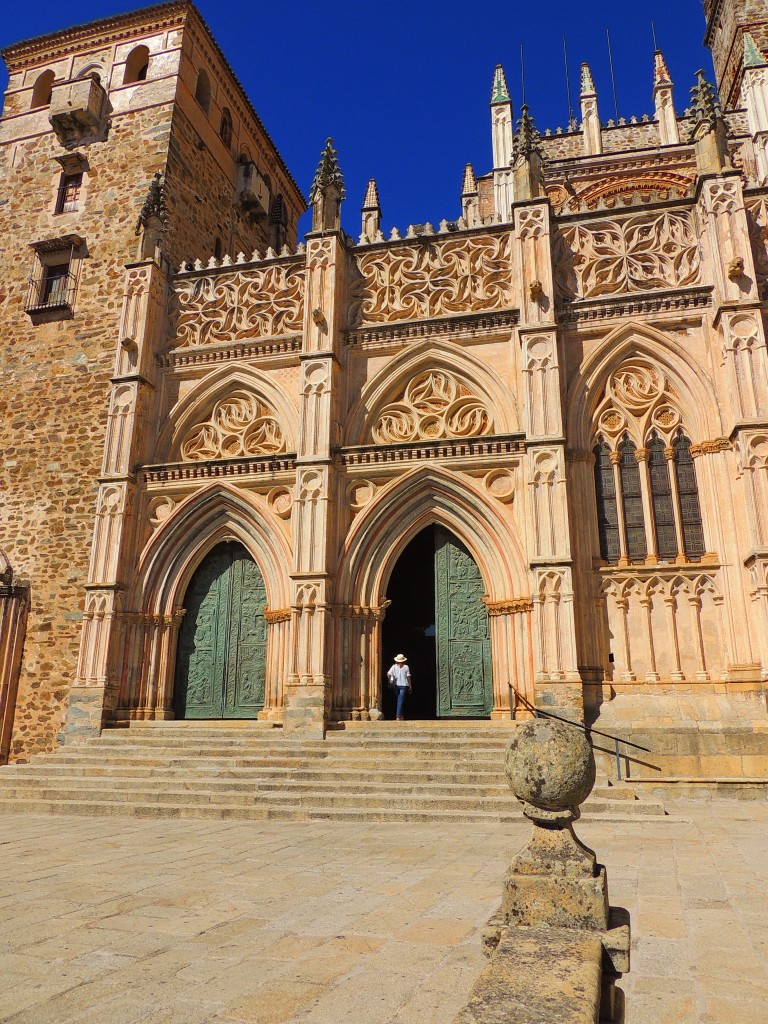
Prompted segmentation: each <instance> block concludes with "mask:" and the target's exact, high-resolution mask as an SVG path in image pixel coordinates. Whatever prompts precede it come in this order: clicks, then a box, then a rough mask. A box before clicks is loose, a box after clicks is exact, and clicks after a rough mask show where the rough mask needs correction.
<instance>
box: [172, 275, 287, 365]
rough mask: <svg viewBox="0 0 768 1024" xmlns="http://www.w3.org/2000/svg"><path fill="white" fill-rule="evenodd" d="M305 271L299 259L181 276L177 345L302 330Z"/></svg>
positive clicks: (176, 311) (175, 313)
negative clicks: (228, 270)
mask: <svg viewBox="0 0 768 1024" xmlns="http://www.w3.org/2000/svg"><path fill="white" fill-rule="evenodd" d="M305 274H306V271H305V268H304V264H303V262H297V261H296V260H295V259H294V260H291V261H290V262H288V261H280V262H275V263H272V264H269V265H265V266H263V267H253V268H248V269H247V270H246V269H242V270H237V271H234V272H232V273H228V274H221V273H220V274H211V275H210V276H205V277H195V278H191V279H189V280H183V281H180V282H179V283H178V284H177V285H176V287H175V292H174V296H173V298H174V305H173V308H172V314H173V317H175V323H176V339H175V342H174V345H175V347H177V348H188V347H190V346H193V345H212V344H218V343H223V342H231V341H237V340H238V339H240V338H269V337H275V336H279V335H282V334H291V333H298V332H300V331H301V330H302V326H303V322H304V280H305Z"/></svg>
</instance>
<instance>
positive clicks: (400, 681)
mask: <svg viewBox="0 0 768 1024" xmlns="http://www.w3.org/2000/svg"><path fill="white" fill-rule="evenodd" d="M387 675H388V676H389V678H390V679H393V680H394V683H395V686H410V685H411V670H410V669H409V668H408V666H407V665H406V664H401V665H399V664H398V663H397V662H395V664H394V665H393V666H392V668H391V669H390V670H389V672H387Z"/></svg>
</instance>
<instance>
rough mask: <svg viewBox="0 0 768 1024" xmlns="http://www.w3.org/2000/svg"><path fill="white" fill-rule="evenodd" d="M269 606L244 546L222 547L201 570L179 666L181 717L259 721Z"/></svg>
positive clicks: (188, 602) (188, 604) (189, 595)
mask: <svg viewBox="0 0 768 1024" xmlns="http://www.w3.org/2000/svg"><path fill="white" fill-rule="evenodd" d="M266 603H267V596H266V591H265V589H264V580H263V578H262V575H261V573H260V572H259V567H258V566H257V565H256V563H255V562H254V561H253V559H252V558H251V556H250V555H249V554H248V552H247V551H246V550H245V548H244V547H243V546H242V545H241V544H235V543H227V544H219V545H218V546H217V547H215V548H214V549H213V551H211V552H209V554H208V555H206V557H205V558H204V559H203V560H202V562H201V563H200V565H199V566H198V567H197V569H196V571H195V574H194V576H193V577H192V579H191V580H190V583H189V586H188V587H187V592H186V594H185V597H184V607H185V608H186V610H187V613H186V615H185V616H184V620H183V623H182V627H181V633H180V635H179V653H178V658H177V662H176V686H175V696H176V715H177V717H178V718H256V716H257V715H258V713H259V711H260V710H261V709H262V708H263V707H264V680H265V676H266V651H267V629H266V622H265V619H264V609H265V607H266Z"/></svg>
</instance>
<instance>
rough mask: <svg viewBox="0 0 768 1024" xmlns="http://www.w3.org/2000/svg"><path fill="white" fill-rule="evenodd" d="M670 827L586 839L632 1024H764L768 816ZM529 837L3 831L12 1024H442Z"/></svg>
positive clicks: (699, 809)
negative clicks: (628, 929) (613, 926)
mask: <svg viewBox="0 0 768 1024" xmlns="http://www.w3.org/2000/svg"><path fill="white" fill-rule="evenodd" d="M671 810H672V813H671V815H670V816H669V817H667V818H665V819H657V820H647V821H637V822H632V823H629V824H627V823H618V822H610V823H609V822H592V823H590V822H588V821H585V822H580V823H579V825H578V826H577V831H578V833H579V835H580V836H581V837H582V838H583V839H584V840H585V841H586V842H588V843H589V844H590V845H592V846H594V848H595V849H596V850H597V852H598V855H599V857H600V859H601V860H602V861H603V862H604V863H605V864H606V865H607V867H608V874H609V888H610V895H611V902H612V903H613V904H614V905H619V906H624V907H626V908H627V909H628V910H629V911H630V913H631V915H632V925H633V933H634V934H633V965H632V972H631V973H630V974H629V975H628V976H627V977H626V978H624V979H623V981H622V987H623V988H624V990H625V991H626V993H627V1015H626V1024H729V1022H733V1024H736V1022H738V1024H745V1022H749V1024H760V1022H768V968H767V967H766V957H767V955H768V918H767V916H766V910H767V909H768V899H767V898H766V890H767V889H768V832H767V831H766V826H767V825H768V805H765V804H758V803H740V802H737V801H733V802H725V801H718V802H712V803H709V804H706V803H693V802H687V803H683V802H681V803H678V804H675V805H672V807H671ZM529 831H530V830H529V826H528V825H527V823H525V822H524V821H522V820H521V821H520V823H519V824H518V823H516V824H514V825H509V826H503V827H500V826H491V825H467V826H459V825H453V826H450V827H442V826H437V825H430V826H428V825H402V824H397V825H395V824H370V825H365V824H359V825H337V824H326V823H322V822H309V823H305V824H299V823H295V822H291V823H286V822H275V823H267V824H263V823H248V822H232V823H227V822H201V821H178V820H177V821H163V820H150V821H145V820H140V821H137V820H131V819H123V818H110V819H106V818H105V819H88V818H76V817H37V816H31V815H29V816H28V815H14V816H5V817H2V818H0V836H1V839H0V921H2V939H0V949H1V950H2V952H1V953H0V979H2V983H1V984H0V1020H2V1021H9V1022H13V1024H49V1022H51V1024H53V1022H55V1024H134V1022H136V1024H138V1022H143V1024H225V1022H235V1021H236V1022H248V1024H281V1022H285V1024H288V1022H296V1024H298V1022H302V1024H360V1022H361V1021H364V1022H365V1024H448V1022H450V1020H451V1019H452V1017H453V1014H454V1013H455V1012H456V1011H457V1010H458V1009H460V1007H461V1006H462V1005H463V1003H464V1001H465V999H466V996H467V993H468V991H469V988H470V986H471V984H472V982H473V981H474V980H475V978H476V976H477V974H478V973H479V971H480V969H481V967H482V966H483V963H484V960H483V957H482V955H481V952H480V929H481V927H482V925H483V924H484V922H485V920H486V918H487V917H488V916H489V914H490V913H491V911H492V910H494V909H495V907H496V905H497V904H498V902H499V898H500V893H501V879H502V874H503V871H504V869H505V867H506V865H507V863H508V861H509V858H510V854H511V853H513V852H514V851H515V850H516V849H517V848H519V846H521V845H522V844H523V843H524V841H525V840H526V839H527V837H528V835H529ZM542 970H546V965H545V964H542Z"/></svg>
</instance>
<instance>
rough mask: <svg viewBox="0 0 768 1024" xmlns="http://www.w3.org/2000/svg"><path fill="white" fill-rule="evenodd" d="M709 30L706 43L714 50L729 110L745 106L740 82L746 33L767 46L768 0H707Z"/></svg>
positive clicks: (719, 83) (719, 84) (763, 47)
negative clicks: (767, 1)
mask: <svg viewBox="0 0 768 1024" xmlns="http://www.w3.org/2000/svg"><path fill="white" fill-rule="evenodd" d="M704 14H705V17H706V19H707V32H706V35H705V37H704V42H705V43H706V45H707V46H708V47H709V48H710V49H711V51H712V59H713V61H714V64H715V78H716V85H717V89H718V92H719V93H720V97H721V99H722V103H723V107H724V108H725V109H726V110H733V109H735V108H736V107H740V106H742V105H743V102H742V96H741V83H742V77H743V65H744V33H745V32H750V33H751V35H752V37H753V38H754V40H755V42H756V44H757V45H758V47H759V48H760V49H761V50H767V49H768V3H766V0H705V2H704Z"/></svg>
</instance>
